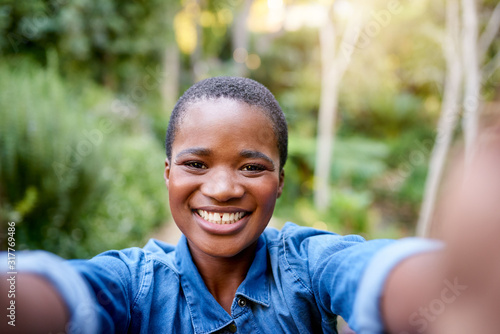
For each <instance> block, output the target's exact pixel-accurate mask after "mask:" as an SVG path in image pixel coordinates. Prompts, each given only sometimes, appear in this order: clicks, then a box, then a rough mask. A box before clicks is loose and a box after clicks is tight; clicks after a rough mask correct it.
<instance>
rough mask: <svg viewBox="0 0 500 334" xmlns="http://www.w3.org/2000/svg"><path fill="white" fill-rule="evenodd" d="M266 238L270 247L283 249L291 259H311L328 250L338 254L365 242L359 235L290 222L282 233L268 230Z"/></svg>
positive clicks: (265, 233) (265, 234) (271, 229)
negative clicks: (337, 232) (339, 233)
mask: <svg viewBox="0 0 500 334" xmlns="http://www.w3.org/2000/svg"><path fill="white" fill-rule="evenodd" d="M264 237H265V238H266V241H267V242H268V244H269V247H280V248H283V249H284V251H285V252H286V254H285V256H287V257H289V258H290V257H299V258H304V257H305V258H309V257H310V256H314V255H315V254H317V253H321V252H324V251H327V250H329V251H330V252H336V251H340V250H342V249H344V248H346V247H349V246H352V245H353V244H358V243H363V242H365V239H364V238H363V237H361V236H359V235H347V236H341V235H338V234H336V233H333V232H329V231H323V230H318V229H315V228H311V227H305V226H299V225H297V224H294V223H290V222H288V223H286V224H285V226H283V228H282V229H281V231H278V230H276V229H273V228H268V229H266V231H265V232H264Z"/></svg>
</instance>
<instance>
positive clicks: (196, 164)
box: [184, 161, 207, 169]
mask: <svg viewBox="0 0 500 334" xmlns="http://www.w3.org/2000/svg"><path fill="white" fill-rule="evenodd" d="M184 166H187V167H191V168H195V169H207V166H206V165H205V164H204V163H202V162H199V161H188V162H186V163H184Z"/></svg>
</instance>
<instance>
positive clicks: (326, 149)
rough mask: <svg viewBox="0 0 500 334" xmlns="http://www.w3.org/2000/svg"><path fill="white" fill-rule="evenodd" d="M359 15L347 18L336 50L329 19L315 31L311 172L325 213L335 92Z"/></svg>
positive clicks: (355, 37) (353, 41) (319, 205)
mask: <svg viewBox="0 0 500 334" xmlns="http://www.w3.org/2000/svg"><path fill="white" fill-rule="evenodd" d="M361 20H362V14H361V13H357V15H354V16H353V17H351V18H350V20H349V22H348V23H347V26H346V28H345V30H344V32H343V34H342V41H341V42H340V43H339V46H340V47H338V48H337V34H336V29H335V24H334V23H333V20H332V18H330V19H328V20H327V22H326V23H325V25H324V26H322V27H321V28H320V30H319V40H320V51H321V100H320V107H319V115H318V134H317V142H316V166H315V169H314V205H315V206H316V208H317V209H318V210H325V209H327V208H328V206H329V204H330V198H329V195H330V169H331V166H332V155H333V150H334V143H335V119H336V117H337V107H338V96H339V88H340V82H341V80H342V77H343V76H344V73H345V71H346V70H347V68H348V66H349V64H350V62H351V55H352V53H353V51H354V48H355V46H356V43H357V41H358V37H359V31H360V26H361Z"/></svg>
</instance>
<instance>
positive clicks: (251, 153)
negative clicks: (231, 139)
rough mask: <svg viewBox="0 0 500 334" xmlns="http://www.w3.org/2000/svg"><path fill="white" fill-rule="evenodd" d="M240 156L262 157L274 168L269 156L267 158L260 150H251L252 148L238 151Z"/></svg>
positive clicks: (249, 157) (248, 157)
mask: <svg viewBox="0 0 500 334" xmlns="http://www.w3.org/2000/svg"><path fill="white" fill-rule="evenodd" d="M240 156H242V157H243V158H247V159H263V160H266V161H267V162H268V163H270V164H271V166H273V168H275V166H274V162H273V160H272V159H271V158H269V157H268V156H267V155H265V154H264V153H262V152H259V151H252V150H243V151H241V152H240Z"/></svg>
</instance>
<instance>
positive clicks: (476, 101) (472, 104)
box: [462, 0, 481, 160]
mask: <svg viewBox="0 0 500 334" xmlns="http://www.w3.org/2000/svg"><path fill="white" fill-rule="evenodd" d="M462 22H463V30H462V52H463V64H464V82H465V87H464V99H463V101H464V115H463V118H462V127H463V130H464V137H465V153H466V158H467V160H469V159H470V158H471V155H472V152H471V150H472V145H473V144H474V141H475V140H476V136H477V131H478V130H477V129H478V124H479V107H480V100H481V99H480V94H481V92H480V90H481V72H480V68H479V59H478V34H479V33H478V31H479V28H478V15H477V6H476V0H462Z"/></svg>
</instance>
